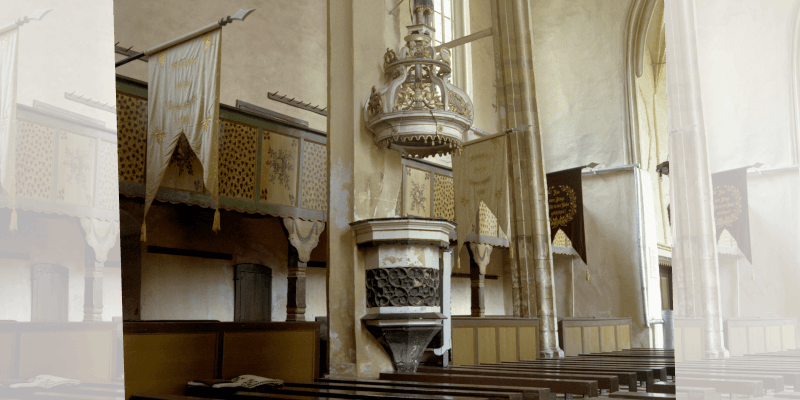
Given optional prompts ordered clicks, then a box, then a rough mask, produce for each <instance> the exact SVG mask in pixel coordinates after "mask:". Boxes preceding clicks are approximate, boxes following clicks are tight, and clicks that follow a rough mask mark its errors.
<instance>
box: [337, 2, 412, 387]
mask: <svg viewBox="0 0 800 400" xmlns="http://www.w3.org/2000/svg"><path fill="white" fill-rule="evenodd" d="M402 7H407V6H406V5H403V6H402ZM327 8H328V48H327V54H328V102H327V104H328V107H329V108H328V111H329V113H328V169H327V170H328V174H329V178H328V182H329V185H330V189H329V192H328V193H329V207H328V226H327V228H326V229H327V232H328V271H327V272H328V278H327V282H328V286H327V288H328V290H327V296H328V332H329V342H328V343H329V344H328V346H329V349H330V351H329V353H328V354H329V366H330V373H331V374H332V375H337V376H350V377H353V376H361V377H376V378H377V377H378V374H379V373H380V372H390V371H392V370H393V368H392V362H391V359H390V358H389V355H388V354H387V352H386V351H384V348H383V347H382V346H381V345H380V344H379V342H378V341H377V340H376V339H375V337H374V336H373V335H372V334H370V333H369V332H368V331H367V329H366V327H365V325H364V324H363V323H362V322H361V318H363V317H364V316H365V315H366V313H367V310H366V308H367V307H366V282H365V271H366V261H365V260H364V257H363V255H362V254H360V253H359V250H358V248H357V246H356V243H355V240H354V236H353V231H352V229H351V228H350V222H354V221H358V220H363V219H367V218H386V217H394V216H397V215H398V214H399V212H400V210H401V206H400V204H399V203H398V198H399V197H401V196H400V188H401V179H402V174H401V171H402V165H401V157H400V153H399V152H397V151H394V150H389V149H384V148H379V147H378V146H376V145H375V141H374V138H373V134H372V133H371V132H370V131H369V130H368V129H367V128H366V126H365V124H364V122H363V120H362V113H361V109H362V107H363V106H364V104H365V103H366V102H367V101H368V100H369V97H370V92H371V88H372V87H373V86H375V85H376V84H378V83H379V82H383V80H384V78H385V77H384V73H383V71H382V70H381V68H379V67H376V65H379V63H380V60H381V56H382V55H384V54H385V53H386V48H387V47H391V48H392V49H395V50H397V49H398V46H399V45H400V44H401V43H402V38H403V36H401V34H400V32H399V31H398V29H399V28H400V27H403V26H407V25H409V24H410V16H409V14H408V13H407V12H402V11H401V12H398V13H397V16H393V15H390V14H388V13H387V11H386V8H385V6H384V3H383V2H380V1H361V0H328V7H327ZM397 19H399V21H398V20H397ZM376 63H377V64H376Z"/></svg>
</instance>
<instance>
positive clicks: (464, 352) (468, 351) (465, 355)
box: [453, 327, 475, 366]
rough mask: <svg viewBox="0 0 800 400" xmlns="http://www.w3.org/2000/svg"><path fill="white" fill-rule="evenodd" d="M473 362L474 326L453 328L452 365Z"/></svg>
mask: <svg viewBox="0 0 800 400" xmlns="http://www.w3.org/2000/svg"><path fill="white" fill-rule="evenodd" d="M472 364H475V328H455V327H454V328H453V365H455V366H459V365H472Z"/></svg>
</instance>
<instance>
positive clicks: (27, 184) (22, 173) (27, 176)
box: [16, 121, 56, 200]
mask: <svg viewBox="0 0 800 400" xmlns="http://www.w3.org/2000/svg"><path fill="white" fill-rule="evenodd" d="M17 132H18V133H17V135H18V136H17V160H16V164H17V165H16V178H17V196H19V197H27V198H31V199H43V200H49V199H51V198H52V194H53V192H52V191H53V168H54V163H55V154H56V144H55V139H56V130H55V129H53V128H49V127H46V126H43V125H38V124H33V123H30V122H27V121H18V122H17Z"/></svg>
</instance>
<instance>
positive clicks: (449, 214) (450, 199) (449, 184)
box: [433, 174, 456, 221]
mask: <svg viewBox="0 0 800 400" xmlns="http://www.w3.org/2000/svg"><path fill="white" fill-rule="evenodd" d="M455 202H456V195H455V190H454V189H453V178H451V177H449V176H446V175H439V174H434V180H433V216H434V217H438V218H444V219H446V220H449V221H453V220H455V219H456V203H455Z"/></svg>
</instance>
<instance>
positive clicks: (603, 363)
mask: <svg viewBox="0 0 800 400" xmlns="http://www.w3.org/2000/svg"><path fill="white" fill-rule="evenodd" d="M571 358H572V357H571ZM520 363H524V364H541V365H565V366H566V365H572V366H579V367H583V366H592V367H606V368H616V369H636V370H640V369H641V370H647V369H651V370H652V371H653V377H654V378H655V379H661V380H666V379H667V376H668V375H672V376H674V374H675V367H674V366H671V365H666V364H661V363H648V362H629V361H619V360H605V359H598V360H594V359H575V358H572V359H563V360H553V361H551V360H547V361H545V360H542V361H534V362H528V361H520Z"/></svg>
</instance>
